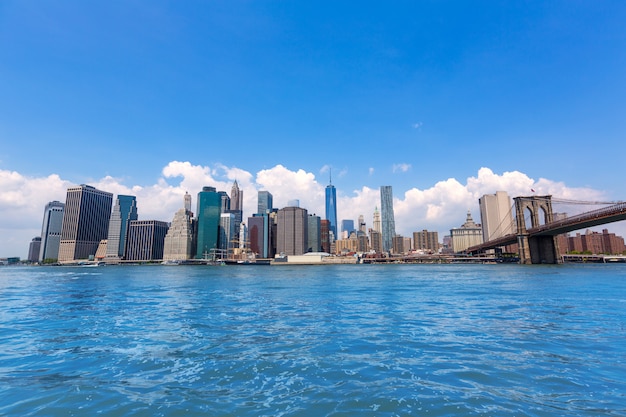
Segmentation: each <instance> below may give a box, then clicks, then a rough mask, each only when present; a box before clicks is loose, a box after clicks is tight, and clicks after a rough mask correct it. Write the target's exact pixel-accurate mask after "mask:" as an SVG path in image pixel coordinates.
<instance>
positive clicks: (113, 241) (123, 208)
mask: <svg viewBox="0 0 626 417" xmlns="http://www.w3.org/2000/svg"><path fill="white" fill-rule="evenodd" d="M131 220H137V199H136V198H135V196H134V195H118V196H117V198H116V199H115V204H114V205H113V211H112V212H111V220H110V221H109V237H108V239H107V253H106V256H107V258H123V257H124V251H125V248H126V237H127V235H128V223H129V222H130V221H131Z"/></svg>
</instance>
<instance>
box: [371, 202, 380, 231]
mask: <svg viewBox="0 0 626 417" xmlns="http://www.w3.org/2000/svg"><path fill="white" fill-rule="evenodd" d="M372 225H373V226H372V229H374V230H375V231H377V232H378V233H382V229H381V227H380V211H378V207H376V208H375V209H374V222H373V223H372Z"/></svg>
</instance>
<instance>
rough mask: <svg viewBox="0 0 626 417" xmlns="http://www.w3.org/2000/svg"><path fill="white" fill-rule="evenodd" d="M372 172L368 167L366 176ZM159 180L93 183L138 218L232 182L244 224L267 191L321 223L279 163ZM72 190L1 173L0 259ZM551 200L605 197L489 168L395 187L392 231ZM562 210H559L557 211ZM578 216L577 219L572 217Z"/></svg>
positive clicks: (303, 177)
mask: <svg viewBox="0 0 626 417" xmlns="http://www.w3.org/2000/svg"><path fill="white" fill-rule="evenodd" d="M372 172H373V168H370V173H372ZM161 174H162V176H161V177H160V178H158V179H157V181H156V182H155V183H154V184H151V185H126V184H124V182H123V180H122V179H119V178H115V177H111V176H107V177H104V178H102V179H100V180H98V181H94V182H93V183H91V184H90V185H93V186H94V187H96V188H99V189H102V190H106V191H109V192H111V193H113V194H115V195H117V194H129V195H135V196H137V206H138V212H139V217H140V218H141V219H156V220H164V221H171V219H172V217H173V215H174V213H175V212H176V210H178V209H179V208H180V207H182V205H183V196H184V194H185V191H188V192H189V194H191V195H192V199H193V204H194V205H195V203H196V195H197V193H198V191H200V190H201V189H202V187H203V186H213V187H215V188H217V189H218V190H223V191H226V192H228V193H229V194H230V190H231V187H232V184H233V181H234V180H237V183H238V184H239V187H240V188H241V189H242V190H243V192H244V218H247V217H248V216H251V215H252V214H253V213H254V212H256V207H257V192H258V191H259V190H267V191H269V192H271V193H272V195H273V196H274V206H275V207H278V208H281V207H283V206H285V205H286V204H287V201H288V200H292V199H298V200H300V206H301V207H303V208H306V209H307V210H308V211H309V213H315V214H317V215H318V216H320V217H322V218H323V217H324V216H325V213H324V199H325V192H324V190H325V186H326V185H325V182H324V184H321V183H320V182H318V180H317V179H316V177H315V175H314V174H313V173H311V172H306V171H304V170H302V169H298V170H292V169H289V168H287V167H285V166H283V165H276V166H274V167H272V168H269V169H264V170H261V171H259V172H257V173H256V174H253V173H250V172H248V171H245V170H243V169H240V168H235V167H227V166H224V165H216V166H214V167H206V166H202V165H192V164H191V163H189V162H180V161H172V162H170V163H169V164H167V165H166V166H165V167H164V168H163V169H162V171H161ZM72 185H75V184H73V183H71V182H70V181H67V180H64V179H62V178H60V177H59V176H58V175H56V174H52V175H49V176H47V177H38V178H35V177H26V176H23V175H21V174H20V173H18V172H15V171H6V170H0V189H2V193H0V214H1V216H0V234H1V235H0V236H1V239H0V256H21V257H23V258H25V257H26V254H27V251H28V244H29V242H30V240H31V239H32V238H33V237H34V236H37V235H39V233H40V231H41V220H42V217H43V208H44V206H45V205H46V203H48V202H49V201H53V200H59V201H65V194H66V190H67V188H68V187H70V186H72ZM531 189H534V190H535V194H537V195H544V194H550V195H553V196H554V198H561V199H569V200H589V201H602V200H606V197H605V196H604V195H603V193H602V192H601V191H599V190H594V189H590V188H572V187H568V186H567V185H566V184H564V183H563V182H557V181H551V180H549V179H545V178H540V179H539V180H534V179H532V178H530V177H528V176H527V175H526V174H524V173H521V172H518V171H512V172H504V173H502V174H496V173H494V172H493V171H492V170H490V169H489V168H480V169H479V170H478V172H477V175H476V176H472V177H469V178H467V179H465V181H464V182H462V181H460V180H458V179H455V178H448V179H446V180H443V181H439V182H437V183H435V184H434V185H433V186H431V187H430V188H426V189H423V190H421V189H418V188H411V189H409V190H400V189H398V188H396V187H394V190H393V191H394V211H395V219H396V231H397V233H399V234H402V235H404V236H412V233H413V232H414V231H418V230H422V229H428V230H433V231H438V232H439V233H440V239H441V237H442V236H443V235H444V234H447V233H448V232H449V230H450V228H452V227H458V226H460V225H461V224H462V223H463V222H464V221H465V215H466V213H467V210H470V211H471V213H472V215H473V217H474V220H476V221H477V222H479V221H480V214H479V212H478V198H479V197H481V196H482V195H484V194H492V193H495V192H496V191H501V190H502V191H507V192H508V193H509V195H510V196H511V197H515V196H519V195H530V194H531V191H530V190H531ZM337 198H338V202H337V208H338V220H339V221H341V220H342V219H352V220H355V221H356V220H357V219H358V216H359V215H361V214H362V215H363V216H364V218H365V221H366V223H367V227H371V225H372V215H373V212H374V208H375V207H378V208H379V209H380V194H379V190H378V189H372V188H369V187H362V188H360V189H357V190H354V191H352V192H351V193H346V192H342V190H340V189H338V190H337ZM570 209H571V210H574V209H577V210H579V211H584V210H588V209H589V207H588V206H582V207H574V206H571V207H567V210H568V211H569V210H570ZM555 210H556V211H560V210H561V207H558V208H556V209H555ZM570 214H575V213H570ZM624 223H625V222H620V223H616V224H612V225H609V227H608V228H609V230H611V231H612V232H615V233H618V234H620V233H621V234H622V235H623V234H624V233H626V230H624V229H626V227H624Z"/></svg>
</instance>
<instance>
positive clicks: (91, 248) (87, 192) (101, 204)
mask: <svg viewBox="0 0 626 417" xmlns="http://www.w3.org/2000/svg"><path fill="white" fill-rule="evenodd" d="M112 204H113V194H111V193H107V192H106V191H100V190H98V189H96V188H94V187H92V186H90V185H85V184H82V185H79V186H78V187H72V188H68V189H67V197H66V200H65V212H64V213H63V226H62V228H61V243H60V246H59V262H63V261H73V260H77V259H88V258H89V257H90V256H95V254H96V250H97V249H98V245H99V244H100V241H101V240H102V239H106V238H107V237H108V232H109V220H110V217H111V206H112Z"/></svg>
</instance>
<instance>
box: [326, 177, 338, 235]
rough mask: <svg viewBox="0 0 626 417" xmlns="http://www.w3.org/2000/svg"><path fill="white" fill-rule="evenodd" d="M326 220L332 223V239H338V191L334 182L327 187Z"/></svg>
mask: <svg viewBox="0 0 626 417" xmlns="http://www.w3.org/2000/svg"><path fill="white" fill-rule="evenodd" d="M326 220H328V221H329V222H330V230H329V231H330V232H332V235H333V237H332V239H337V191H336V190H335V186H334V185H333V184H332V182H331V183H330V184H328V185H327V186H326Z"/></svg>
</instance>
